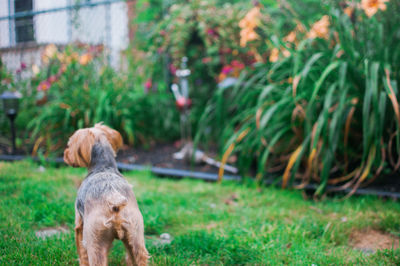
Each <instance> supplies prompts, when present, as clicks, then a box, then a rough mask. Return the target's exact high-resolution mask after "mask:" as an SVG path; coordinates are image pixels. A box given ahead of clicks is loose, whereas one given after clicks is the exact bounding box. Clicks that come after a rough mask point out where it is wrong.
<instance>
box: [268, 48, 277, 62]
mask: <svg viewBox="0 0 400 266" xmlns="http://www.w3.org/2000/svg"><path fill="white" fill-rule="evenodd" d="M278 59H279V50H278V48H274V49H272V51H271V54H270V55H269V61H270V62H272V63H274V62H276V61H278Z"/></svg>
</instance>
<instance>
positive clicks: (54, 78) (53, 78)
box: [47, 75, 58, 84]
mask: <svg viewBox="0 0 400 266" xmlns="http://www.w3.org/2000/svg"><path fill="white" fill-rule="evenodd" d="M57 79H58V77H57V76H56V75H53V76H50V77H49V78H48V79H47V80H48V81H49V82H50V84H52V83H54V82H56V81H57Z"/></svg>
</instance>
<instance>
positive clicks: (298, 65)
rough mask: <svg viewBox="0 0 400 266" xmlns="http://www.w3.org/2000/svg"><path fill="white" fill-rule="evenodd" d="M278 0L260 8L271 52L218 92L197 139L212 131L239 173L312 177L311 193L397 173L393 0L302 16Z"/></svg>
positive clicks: (399, 27)
mask: <svg viewBox="0 0 400 266" xmlns="http://www.w3.org/2000/svg"><path fill="white" fill-rule="evenodd" d="M280 3H281V4H280V6H279V7H278V8H268V9H267V8H263V9H261V12H263V13H265V14H266V15H267V16H269V18H270V19H269V20H266V21H267V23H264V22H265V21H261V22H260V23H259V24H258V29H262V30H263V31H264V33H265V35H264V36H267V38H266V39H264V38H259V39H258V40H256V42H257V41H258V42H261V43H263V46H265V47H268V50H269V52H268V53H267V54H262V53H263V52H264V50H262V51H261V52H260V54H261V61H260V62H258V63H257V64H255V65H254V67H255V69H249V68H247V69H246V70H247V71H246V73H244V72H243V75H242V76H241V79H240V81H239V82H238V83H237V84H236V86H234V87H233V88H228V89H227V88H225V89H219V90H217V91H216V92H215V94H214V96H213V98H212V99H211V100H210V102H209V103H208V105H207V108H206V111H205V112H204V114H203V117H202V119H201V122H200V127H199V128H200V130H199V134H198V135H197V140H198V141H207V140H210V134H209V133H208V131H209V128H212V129H213V130H214V134H211V136H215V138H216V139H217V141H218V142H219V143H221V144H223V145H224V146H223V147H224V148H223V149H222V150H223V151H226V152H225V154H224V157H223V159H224V160H225V159H226V158H228V156H229V154H230V153H231V152H232V151H234V152H236V153H237V154H238V156H239V158H238V162H239V164H240V167H241V169H242V172H246V171H247V170H250V169H251V168H252V167H253V166H254V165H257V178H258V180H260V181H261V180H262V179H263V177H266V176H270V175H271V174H272V173H280V174H279V175H278V176H280V177H282V179H281V181H282V185H283V187H288V186H293V185H294V184H295V183H296V184H297V185H296V187H297V188H303V187H305V186H306V185H307V184H309V183H310V182H316V183H319V184H320V186H319V188H318V190H317V191H316V194H317V195H322V194H323V193H324V192H326V189H327V186H328V185H333V186H336V187H337V188H336V189H344V188H353V189H354V190H355V189H356V188H358V187H359V186H360V185H366V184H369V183H370V182H372V181H374V180H375V179H376V178H377V177H379V176H380V175H382V173H390V172H391V171H394V172H396V173H398V170H399V167H400V154H399V152H398V151H399V148H400V136H399V126H400V116H399V105H398V97H399V93H398V89H397V87H398V83H399V81H400V80H399V79H400V76H399V75H400V73H399V70H400V69H399V68H400V65H399V63H398V62H399V60H400V49H399V46H398V45H397V43H398V42H399V41H400V35H399V32H400V16H399V14H400V13H399V11H400V4H399V2H397V1H388V2H387V3H386V2H382V3H383V5H382V3H381V4H380V5H378V4H377V5H374V3H375V2H373V1H368V0H365V1H362V3H360V2H358V1H352V2H348V3H347V4H346V3H344V2H342V3H338V2H336V1H322V2H321V5H320V6H319V9H318V11H315V10H314V7H316V6H314V7H313V6H310V8H309V9H301V10H302V12H303V14H302V13H300V12H298V11H297V9H298V8H299V5H298V3H299V1H280ZM386 5H387V7H386ZM307 12H310V13H309V14H310V16H309V17H308V18H304V16H306V17H307ZM316 14H318V15H316ZM310 18H314V19H315V18H316V19H315V20H310ZM265 47H264V49H265ZM202 132H203V133H202ZM204 132H207V133H204ZM282 174H283V176H282ZM295 180H297V181H296V182H295Z"/></svg>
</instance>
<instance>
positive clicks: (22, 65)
mask: <svg viewBox="0 0 400 266" xmlns="http://www.w3.org/2000/svg"><path fill="white" fill-rule="evenodd" d="M25 68H26V64H25V63H24V62H22V63H21V69H22V70H24V69H25Z"/></svg>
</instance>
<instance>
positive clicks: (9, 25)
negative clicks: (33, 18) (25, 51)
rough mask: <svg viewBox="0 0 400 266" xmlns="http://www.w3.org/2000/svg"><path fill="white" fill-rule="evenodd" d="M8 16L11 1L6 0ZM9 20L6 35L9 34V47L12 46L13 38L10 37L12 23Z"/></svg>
mask: <svg viewBox="0 0 400 266" xmlns="http://www.w3.org/2000/svg"><path fill="white" fill-rule="evenodd" d="M8 15H9V16H11V0H8ZM11 22H12V21H11V18H9V19H8V34H9V36H8V37H9V41H10V43H9V46H10V47H11V46H12V45H13V36H12V23H11Z"/></svg>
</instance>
